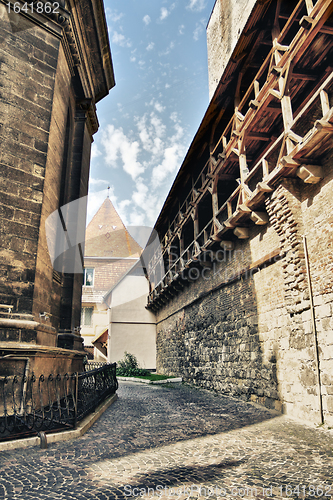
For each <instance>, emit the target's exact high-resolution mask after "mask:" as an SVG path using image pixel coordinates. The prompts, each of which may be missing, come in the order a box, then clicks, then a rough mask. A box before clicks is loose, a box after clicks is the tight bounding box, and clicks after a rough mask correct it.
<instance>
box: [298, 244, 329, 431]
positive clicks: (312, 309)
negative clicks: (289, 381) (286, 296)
mask: <svg viewBox="0 0 333 500" xmlns="http://www.w3.org/2000/svg"><path fill="white" fill-rule="evenodd" d="M303 246H304V257H305V265H306V274H307V278H308V288H309V297H310V308H311V323H312V331H313V337H314V347H315V349H314V351H315V363H316V372H317V381H318V406H319V416H320V424H323V423H324V414H323V396H322V392H321V377H320V366H319V349H318V334H317V327H316V318H315V310H314V304H313V293H312V283H311V274H310V264H309V255H308V246H307V241H306V236H303Z"/></svg>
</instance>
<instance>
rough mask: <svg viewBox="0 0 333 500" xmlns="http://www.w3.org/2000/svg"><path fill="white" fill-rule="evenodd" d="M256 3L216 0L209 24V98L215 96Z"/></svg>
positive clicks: (244, 0)
mask: <svg viewBox="0 0 333 500" xmlns="http://www.w3.org/2000/svg"><path fill="white" fill-rule="evenodd" d="M255 3H256V0H238V1H237V2H235V0H216V3H215V6H214V9H213V12H212V14H211V17H210V20H209V23H208V26H207V48H208V77H209V99H211V98H212V97H213V94H214V92H215V90H216V87H217V85H218V83H219V81H220V78H221V76H222V74H223V71H224V70H225V68H226V65H227V63H228V62H229V60H230V57H231V54H232V52H233V50H234V48H235V47H236V44H237V41H238V38H239V36H240V34H241V32H242V31H243V28H244V26H245V24H246V22H247V20H248V18H249V15H250V13H251V11H252V9H253V7H254V5H255Z"/></svg>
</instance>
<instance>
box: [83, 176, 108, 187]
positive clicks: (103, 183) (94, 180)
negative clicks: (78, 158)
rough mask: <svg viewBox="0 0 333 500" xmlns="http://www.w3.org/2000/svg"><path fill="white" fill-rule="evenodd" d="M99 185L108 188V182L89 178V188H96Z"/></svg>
mask: <svg viewBox="0 0 333 500" xmlns="http://www.w3.org/2000/svg"><path fill="white" fill-rule="evenodd" d="M99 184H102V185H104V186H109V181H107V180H105V179H94V178H93V177H90V179H89V187H90V186H98V185H99ZM112 189H113V188H112Z"/></svg>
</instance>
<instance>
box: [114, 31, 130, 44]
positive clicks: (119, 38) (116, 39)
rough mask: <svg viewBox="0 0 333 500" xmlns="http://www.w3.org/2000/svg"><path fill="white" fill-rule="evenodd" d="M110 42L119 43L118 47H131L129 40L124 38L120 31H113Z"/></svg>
mask: <svg viewBox="0 0 333 500" xmlns="http://www.w3.org/2000/svg"><path fill="white" fill-rule="evenodd" d="M112 43H114V44H115V45H119V46H120V47H126V48H129V47H132V42H131V40H130V39H129V38H127V39H126V38H125V36H124V35H123V34H122V33H118V32H117V31H114V32H113V35H112Z"/></svg>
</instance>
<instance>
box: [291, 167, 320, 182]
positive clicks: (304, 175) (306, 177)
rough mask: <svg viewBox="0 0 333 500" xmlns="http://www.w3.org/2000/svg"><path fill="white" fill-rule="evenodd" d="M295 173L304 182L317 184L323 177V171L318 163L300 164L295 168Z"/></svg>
mask: <svg viewBox="0 0 333 500" xmlns="http://www.w3.org/2000/svg"><path fill="white" fill-rule="evenodd" d="M296 175H297V177H299V178H300V179H302V181H303V182H305V183H306V184H317V183H318V182H319V181H321V179H323V177H324V172H323V169H322V167H320V166H319V165H301V166H300V167H299V168H298V169H297V172H296Z"/></svg>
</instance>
